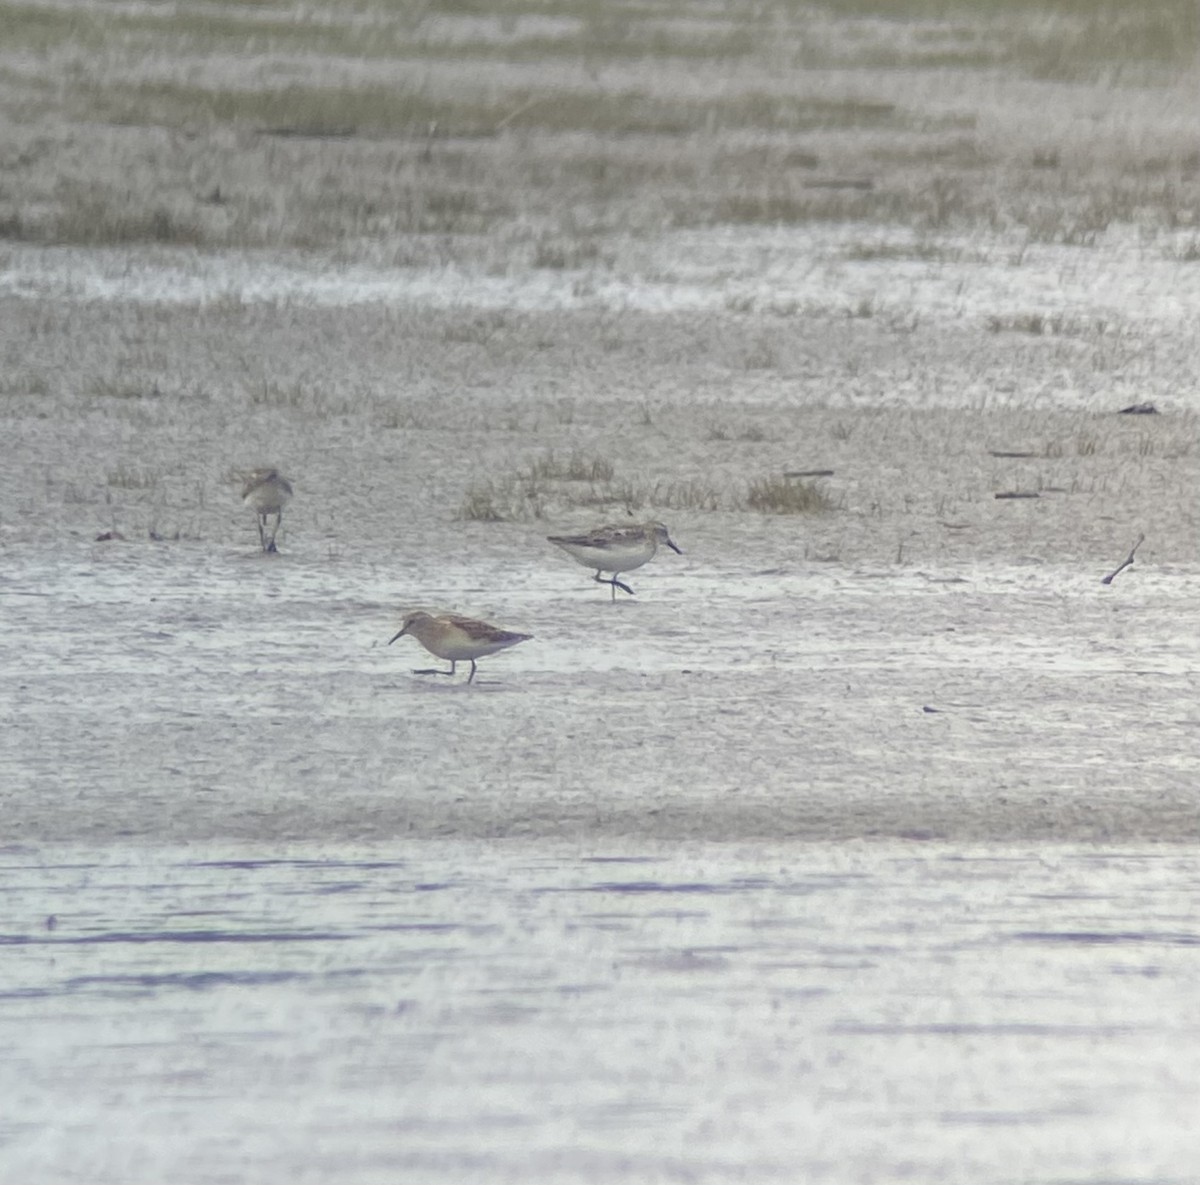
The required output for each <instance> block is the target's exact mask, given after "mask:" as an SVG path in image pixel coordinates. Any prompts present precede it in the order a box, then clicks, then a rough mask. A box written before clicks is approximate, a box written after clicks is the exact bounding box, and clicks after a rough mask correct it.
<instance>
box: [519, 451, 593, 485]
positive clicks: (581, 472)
mask: <svg viewBox="0 0 1200 1185" xmlns="http://www.w3.org/2000/svg"><path fill="white" fill-rule="evenodd" d="M528 472H529V476H530V477H531V478H533V479H535V480H543V481H592V482H596V481H611V480H612V477H613V473H614V472H615V467H614V465H613V463H612V462H611V461H609V460H608V459H607V458H605V457H589V456H587V455H585V454H584V453H578V452H574V453H571V454H570V456H568V457H566V458H560V457H557V456H555V454H554V453H553V452H548V453H545V454H544V455H543V456H541V457H538V458H536V459H535V460H534V461H531V462H530V465H529V471H528Z"/></svg>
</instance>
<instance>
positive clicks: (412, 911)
mask: <svg viewBox="0 0 1200 1185" xmlns="http://www.w3.org/2000/svg"><path fill="white" fill-rule="evenodd" d="M0 867H2V868H3V882H4V886H5V891H4V894H3V899H2V900H3V905H2V913H0V981H2V982H3V992H2V999H3V1005H2V1007H0V1050H2V1056H0V1096H2V1097H4V1098H5V1099H6V1100H7V1104H6V1114H5V1117H4V1122H3V1126H2V1127H0V1143H2V1146H3V1156H0V1179H2V1180H4V1181H11V1182H14V1183H15V1182H25V1181H30V1180H39V1181H95V1182H109V1181H112V1182H118V1181H120V1182H131V1181H147V1182H150V1181H164V1180H174V1181H185V1180H186V1181H196V1182H217V1181H222V1182H238V1181H262V1180H298V1181H312V1180H329V1179H335V1178H336V1179H339V1180H354V1181H446V1182H455V1181H480V1182H497V1181H514V1182H515V1181H530V1180H539V1181H580V1182H584V1181H587V1182H600V1181H639V1182H642V1181H647V1182H648V1181H727V1180H778V1181H798V1180H803V1181H830V1182H851V1181H864V1182H865V1181H881V1180H902V1179H903V1180H918V1181H967V1180H969V1181H973V1182H1002V1181H1003V1182H1008V1181H1021V1182H1035V1181H1036V1182H1065V1181H1072V1182H1084V1181H1086V1182H1100V1181H1104V1182H1114V1181H1121V1182H1139V1183H1140V1182H1152V1181H1153V1182H1168V1181H1172V1182H1173V1181H1178V1182H1183V1181H1190V1180H1194V1170H1195V1165H1196V1164H1197V1156H1198V1155H1200V1135H1198V1134H1197V1133H1196V1127H1195V1123H1194V1118H1195V1115H1196V1114H1197V1113H1200V1086H1198V1083H1200V1012H1198V1010H1197V1004H1196V1001H1197V999H1200V929H1198V928H1197V925H1196V919H1197V912H1196V899H1197V893H1198V892H1200V853H1198V852H1197V850H1196V849H1195V848H1193V847H1188V848H1167V849H1153V848H1150V849H1142V850H1128V851H1120V850H1110V851H1106V852H1098V851H1093V850H1089V849H1086V848H1078V847H1063V848H1053V847H1051V848H1041V849H1039V850H1036V851H1033V850H1028V849H1022V848H1018V847H1011V848H1010V847H970V848H955V847H953V846H950V845H920V844H909V845H903V844H894V843H893V844H862V843H857V844H850V845H842V846H832V845H824V844H807V845H792V846H788V845H767V844H764V845H715V844H703V845H686V846H684V847H683V848H682V849H679V848H674V849H673V850H668V849H667V848H665V847H664V846H661V845H654V844H643V845H637V844H631V845H625V846H623V847H614V846H611V845H609V846H605V847H603V848H601V849H598V850H593V849H589V848H583V847H579V846H571V845H563V844H552V843H544V842H523V841H505V842H501V843H498V844H485V843H479V842H444V843H443V842H438V841H424V842H421V843H416V844H405V845H399V844H394V845H384V846H378V847H351V846H348V845H331V846H328V847H324V848H319V849H318V848H316V847H311V846H310V847H305V848H303V849H296V850H289V851H287V852H285V853H283V854H282V855H278V854H277V855H271V856H267V855H266V854H265V853H264V852H263V851H261V850H256V849H254V848H249V847H234V846H220V845H195V846H189V847H163V846H151V847H147V848H136V847H135V848H128V849H125V850H123V851H119V850H117V849H114V848H112V847H106V848H103V849H99V848H59V847H51V848H37V847H10V848H8V849H5V850H4V851H3V852H2V853H0Z"/></svg>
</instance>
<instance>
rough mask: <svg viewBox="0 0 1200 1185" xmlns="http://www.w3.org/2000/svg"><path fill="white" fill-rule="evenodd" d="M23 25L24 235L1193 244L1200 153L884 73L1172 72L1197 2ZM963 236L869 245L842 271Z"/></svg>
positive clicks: (15, 189) (1199, 28)
mask: <svg viewBox="0 0 1200 1185" xmlns="http://www.w3.org/2000/svg"><path fill="white" fill-rule="evenodd" d="M210 9H211V11H210ZM864 17H865V18H868V19H863V18H864ZM0 26H2V27H3V29H4V42H5V50H6V52H8V53H9V54H10V56H12V57H13V58H14V59H16V58H24V59H28V60H29V61H37V60H40V59H41V58H43V57H44V58H46V59H47V60H48V61H52V62H53V64H54V70H55V71H57V73H56V74H55V81H54V82H53V84H50V83H49V82H47V80H46V78H45V77H43V75H44V74H45V73H47V72H45V71H42V72H39V71H35V70H32V69H30V68H27V67H23V68H20V69H18V68H17V67H15V66H13V67H10V68H9V69H8V70H7V71H4V72H0V101H3V100H7V101H8V106H7V107H6V110H9V111H10V112H11V111H20V113H21V121H22V126H30V127H31V126H34V125H35V124H37V125H38V126H46V127H52V128H55V129H58V130H54V131H53V132H52V134H51V135H49V136H39V137H35V136H34V135H32V134H30V135H27V136H25V137H24V140H23V143H22V144H21V145H18V146H14V148H13V150H12V152H11V153H9V155H8V156H6V157H5V163H6V171H5V178H4V179H5V185H4V190H3V192H0V238H4V237H6V238H8V239H10V240H12V241H26V242H32V243H39V244H42V243H62V244H72V245H82V246H103V245H114V246H120V245H123V244H129V245H139V244H146V245H155V244H161V245H174V246H181V247H192V246H194V247H212V248H263V247H265V248H299V249H304V250H314V251H319V250H325V249H333V250H336V251H339V252H341V253H343V257H345V258H363V257H368V258H370V259H372V261H373V262H374V261H378V260H379V259H391V260H394V261H395V262H396V263H397V264H399V265H401V266H407V265H408V263H410V262H411V263H412V264H413V265H414V266H416V265H421V266H426V267H432V266H439V265H447V264H455V263H457V262H459V261H460V260H463V259H465V260H467V261H468V262H471V263H479V262H481V261H482V263H483V265H484V266H486V267H489V268H493V269H494V274H504V273H505V272H506V271H507V270H511V269H513V268H518V267H521V268H523V267H529V266H532V267H534V268H538V269H545V270H560V271H561V270H579V271H587V270H592V271H594V270H595V269H597V268H611V267H614V266H616V263H615V261H617V260H619V259H620V258H621V252H620V249H614V248H613V247H611V246H610V243H611V242H612V240H611V238H609V237H608V236H611V235H613V234H627V233H632V234H633V235H638V234H643V233H658V232H659V231H661V229H662V228H663V227H664V226H670V227H682V228H686V227H694V226H713V225H720V226H733V227H757V226H802V225H805V224H813V223H828V222H851V221H861V222H873V223H877V224H888V225H890V226H903V227H908V228H911V229H912V230H914V231H916V232H917V233H918V234H923V233H928V232H931V231H937V230H941V229H947V230H954V231H959V230H961V229H966V228H983V229H985V230H988V231H997V230H999V231H1009V230H1011V229H1013V228H1014V227H1018V228H1023V229H1024V230H1025V232H1026V234H1027V237H1028V241H1029V242H1030V243H1032V244H1054V245H1075V246H1080V247H1088V246H1094V245H1096V244H1097V243H1099V241H1100V239H1101V236H1103V235H1104V234H1105V232H1106V231H1107V229H1108V228H1109V227H1110V226H1113V225H1114V224H1123V223H1136V224H1138V225H1144V226H1150V225H1160V226H1164V227H1167V226H1175V227H1176V228H1177V229H1181V230H1185V231H1186V230H1188V229H1189V228H1190V227H1191V226H1192V222H1191V221H1189V220H1192V219H1194V212H1195V210H1196V209H1197V208H1198V203H1200V177H1198V176H1197V173H1196V165H1195V164H1194V163H1193V164H1191V165H1189V164H1188V161H1189V159H1190V157H1189V153H1194V151H1195V150H1194V146H1193V145H1191V142H1190V140H1188V141H1187V143H1186V144H1184V143H1183V142H1182V141H1183V139H1184V138H1185V137H1183V136H1179V135H1176V134H1175V133H1171V134H1170V135H1168V136H1165V137H1164V138H1163V139H1162V140H1161V141H1160V140H1155V141H1154V142H1153V143H1152V144H1150V145H1149V146H1148V147H1147V148H1146V149H1145V150H1136V149H1129V150H1127V151H1125V152H1124V159H1121V150H1120V149H1117V148H1113V147H1111V145H1110V146H1108V147H1105V146H1103V145H1097V146H1094V147H1093V146H1092V145H1090V144H1089V143H1086V142H1085V143H1083V144H1078V143H1074V142H1073V143H1071V144H1070V146H1067V144H1066V142H1065V140H1064V144H1063V146H1061V147H1060V146H1059V145H1058V144H1056V143H1055V142H1054V135H1055V133H1054V129H1053V128H1052V127H1050V128H1047V127H1045V126H1039V128H1038V129H1037V130H1036V131H1033V132H1031V133H1030V135H1029V137H1028V138H1027V140H1024V141H1022V140H1020V138H1019V137H1017V138H1016V140H1015V142H1014V146H1013V147H1012V148H1011V149H1010V148H1008V147H1007V145H1008V144H1009V143H1010V142H1011V138H1010V137H1008V136H1007V131H1006V130H1005V129H1004V128H1000V129H999V130H1000V132H1001V133H1003V134H997V132H996V129H993V128H992V126H991V124H992V120H991V117H990V115H989V119H988V121H987V122H986V123H984V122H981V114H982V113H981V112H977V111H975V110H972V109H971V107H970V103H969V102H968V103H966V104H964V103H963V102H956V104H955V105H953V106H948V105H947V104H946V103H944V102H941V101H937V102H926V101H925V99H924V98H923V96H924V94H925V92H924V90H923V88H922V86H916V87H913V88H911V89H906V90H905V92H904V94H905V100H904V103H903V104H897V103H896V102H895V100H894V92H893V88H892V87H891V84H890V83H888V82H886V81H884V82H880V81H879V80H880V78H882V77H884V73H881V71H880V70H879V69H878V67H880V66H888V67H891V66H895V67H898V68H903V69H907V70H913V71H925V72H927V75H926V76H927V77H929V78H931V80H932V81H933V82H934V84H935V86H936V84H937V80H936V78H934V77H933V74H934V72H938V71H941V70H942V69H943V67H945V66H947V65H950V64H952V65H954V67H955V68H956V69H957V70H959V71H965V72H969V71H971V70H973V69H975V68H977V67H985V68H986V69H987V70H988V71H989V72H990V73H989V79H990V80H992V81H995V76H996V75H997V73H999V74H1000V75H1001V78H1000V80H999V86H1000V90H1001V91H1003V92H1005V93H1006V94H1008V93H1011V88H1012V85H1013V82H1014V80H1016V79H1020V78H1022V77H1025V78H1029V77H1036V78H1064V79H1067V80H1069V81H1071V82H1076V81H1078V80H1080V79H1088V78H1094V77H1095V78H1100V79H1103V84H1104V86H1105V87H1106V88H1107V90H1109V91H1111V90H1113V89H1115V88H1119V87H1123V86H1124V85H1126V83H1129V84H1132V85H1137V86H1141V85H1142V84H1143V83H1144V82H1145V81H1146V79H1147V74H1148V73H1150V74H1153V75H1154V76H1155V77H1156V78H1160V79H1165V80H1166V81H1168V82H1169V81H1171V80H1172V79H1173V78H1174V76H1175V74H1176V73H1179V72H1182V71H1183V70H1185V69H1190V68H1192V66H1193V58H1194V46H1195V44H1197V43H1198V41H1200V17H1198V16H1197V10H1196V8H1195V6H1194V5H1192V4H1191V3H1190V0H1147V3H1146V4H1145V5H1143V6H1138V5H1134V4H1130V3H1113V2H1111V0H1098V3H1097V4H1096V5H1094V6H1092V7H1091V8H1088V7H1087V6H1086V4H1085V3H1084V0H1056V2H1055V3H1054V4H1052V5H1049V6H1045V5H1042V6H1036V5H1034V4H1033V3H1032V0H996V3H994V4H988V5H981V4H979V3H978V2H977V0H896V2H895V3H889V2H888V0H876V2H875V3H869V2H867V0H850V2H849V3H848V4H846V5H842V4H840V3H832V2H829V3H823V2H822V0H812V2H811V3H804V2H802V3H800V4H799V5H797V4H794V3H792V2H791V0H766V2H765V3H751V2H750V0H732V2H731V3H730V4H729V5H726V6H723V7H720V8H719V9H705V10H704V12H703V14H698V13H696V12H692V11H689V10H688V9H687V8H686V6H680V5H678V4H677V3H675V0H669V2H668V0H647V2H646V3H640V4H636V5H632V6H628V5H627V6H622V7H620V9H619V11H618V10H612V11H609V10H608V9H606V8H605V6H603V5H596V4H593V3H587V2H585V0H547V2H546V3H544V4H542V3H539V4H537V5H532V6H531V5H530V4H529V3H528V2H527V0H499V3H497V4H495V5H487V4H483V3H476V2H475V0H422V2H421V3H417V4H399V3H396V2H395V0H349V2H347V3H345V4H336V5H335V4H332V3H326V2H324V0H317V3H316V4H314V5H310V6H308V7H307V8H304V9H303V10H301V9H297V8H296V7H295V6H294V5H291V4H287V3H282V2H281V3H273V2H267V0H261V2H256V3H246V4H240V5H224V6H221V5H218V6H215V7H214V6H207V7H206V8H205V10H204V11H203V12H200V11H198V10H196V9H195V8H194V6H187V5H176V6H174V7H163V6H159V5H145V6H116V7H113V6H111V5H110V6H107V7H105V8H104V9H103V11H100V10H99V9H97V8H96V7H95V6H91V7H89V6H87V5H78V4H76V5H65V6H63V5H60V6H47V5H42V4H33V3H4V2H3V0H0ZM214 63H219V66H218V67H217V68H214ZM298 63H303V66H302V67H301V66H300V65H298ZM580 66H582V67H583V68H582V69H579V68H578V67H580ZM808 66H811V67H834V68H837V69H842V68H844V67H850V68H851V70H852V71H856V72H852V73H849V74H847V76H846V77H847V79H849V80H850V81H848V82H846V83H845V85H844V86H843V85H841V84H839V87H838V88H836V90H835V91H834V92H833V93H831V91H830V88H829V87H827V86H824V85H818V84H816V83H814V84H812V85H803V84H802V85H799V86H797V85H795V80H796V79H797V78H801V79H803V75H804V71H803V69H802V68H803V67H808ZM60 67H61V69H60ZM797 67H801V69H800V70H799V71H798V70H797V69H796V68H797ZM706 71H710V72H711V73H710V74H706V73H705V72H706ZM1173 72H1174V73H1173ZM783 78H786V79H787V80H788V81H787V82H786V83H784V82H780V81H778V80H779V79H783ZM396 79H402V80H403V81H402V82H401V83H399V84H398V83H397V82H396ZM989 85H990V83H989ZM962 94H963V95H969V94H970V90H969V88H967V89H965V90H963V91H962ZM942 97H943V98H944V97H945V96H944V93H943V94H942ZM1001 118H1003V119H1008V120H1009V121H1010V123H1011V121H1012V120H1013V119H1014V118H1015V117H1014V115H1013V111H1012V110H1007V111H1005V112H1003V113H1002V114H1001ZM63 128H67V129H69V132H68V133H64V132H62V130H61V129H63ZM1065 134H1066V133H1065V132H1064V133H1063V135H1064V136H1065ZM22 135H24V133H22ZM60 135H61V136H62V139H61V141H60V140H56V137H58V136H60ZM98 136H102V137H103V144H98V143H96V140H97V137H98ZM39 161H40V162H41V163H40V165H39V164H38V162H39ZM104 162H107V163H104ZM50 165H53V174H54V178H56V180H54V181H51V180H47V176H48V173H49V172H50V168H49V166H50ZM35 166H37V167H35ZM1189 170H1190V171H1189ZM114 177H116V178H118V179H117V180H116V181H114V180H113V178H114ZM126 177H128V178H129V181H128V183H127V186H126V182H125V178H126ZM576 228H586V229H584V230H580V229H576ZM955 250H957V249H956V248H953V247H949V248H940V247H939V246H938V245H937V244H936V243H933V242H930V241H928V240H923V241H918V242H917V243H916V244H914V245H913V247H912V248H911V249H907V248H900V247H884V246H880V245H876V244H872V243H870V242H869V241H865V240H864V242H863V243H862V244H860V245H859V246H857V247H853V246H852V247H851V248H849V249H848V250H847V253H846V254H847V258H850V259H861V260H863V261H879V262H887V261H889V260H891V259H896V260H902V259H910V258H911V259H916V260H927V261H928V262H930V263H937V262H941V261H943V260H947V261H956V259H955V257H954V256H953V254H950V255H947V254H945V252H946V251H949V252H951V253H952V252H953V251H955ZM1175 257H1176V258H1177V259H1178V260H1179V261H1180V262H1189V261H1192V260H1194V259H1196V258H1200V250H1197V248H1196V246H1195V244H1194V243H1193V244H1191V246H1190V247H1189V246H1188V245H1187V244H1186V243H1185V244H1183V245H1182V246H1180V247H1179V248H1178V249H1177V254H1176V256H1175ZM577 291H578V294H579V295H580V296H587V295H589V290H588V289H587V288H586V287H580V288H579V289H578V290H577ZM746 311H747V312H751V311H756V310H754V309H752V308H750V307H747V310H746Z"/></svg>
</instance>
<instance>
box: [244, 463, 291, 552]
mask: <svg viewBox="0 0 1200 1185" xmlns="http://www.w3.org/2000/svg"><path fill="white" fill-rule="evenodd" d="M291 499H292V483H291V482H290V481H288V479H287V478H286V477H284V476H283V474H282V473H280V472H279V470H278V469H272V468H267V469H254V470H252V471H251V472H250V473H249V474H247V476H246V482H245V485H243V486H242V501H243V502H244V503H245V504H246V505H247V506H249V507H250V508H251V509H252V510H253V511H254V512H255V513H256V514H257V515H258V541H259V543H261V544H262V549H263V551H267V552H274V551H275V550H276V547H275V535H276V533H277V532H278V531H279V524H280V523H281V522H283V508H284V507H285V506H286V505H287V504H288V503H289V502H290V501H291ZM272 515H274V516H275V526H274V528H273V529H272V531H271V534H270V536H268V535H267V520H268V519H269V518H270V517H271V516H272Z"/></svg>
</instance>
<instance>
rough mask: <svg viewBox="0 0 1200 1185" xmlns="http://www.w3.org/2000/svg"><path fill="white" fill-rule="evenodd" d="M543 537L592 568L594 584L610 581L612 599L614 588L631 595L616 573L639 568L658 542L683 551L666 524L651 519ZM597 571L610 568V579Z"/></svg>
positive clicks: (674, 550) (650, 555)
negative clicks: (638, 522)
mask: <svg viewBox="0 0 1200 1185" xmlns="http://www.w3.org/2000/svg"><path fill="white" fill-rule="evenodd" d="M546 538H547V539H549V540H550V542H551V543H553V544H554V545H555V546H556V547H561V548H562V549H563V551H565V552H566V553H567V554H568V555H569V556H571V558H572V559H575V560H578V561H579V563H581V564H582V565H583V566H584V567H585V568H595V569H596V575H595V576H594V577H592V579H593V580H595V581H596V583H597V584H607V585H610V586H611V588H612V599H613V600H614V601H615V600H616V599H617V589H620V590H621V591H622V592H627V593H628V594H629V595H630V596H633V589H631V588H630V587H629V585H627V584H625V583H623V582H622V581H620V580H618V579H617V576H618V574H619V573H621V572H629V571H631V570H632V569H634V568H640V567H641V566H642V565H643V564H644V563H646V562H647V561H648V560H650V559H653V558H654V553H655V552H656V551H657V550H658V545H659V544H660V543H665V544H666V545H667V546H668V547H669V548H670V549H671V550H672V551H673V552H675V553H676V554H678V555H683V552H682V551H680V550H679V548H678V547H676V546H675V543H674V541H673V540H672V539H671V536H670V535H669V534H668V533H667V528H666V527H664V526H663V524H662V523H655V522H650V523H642V524H640V525H637V526H621V525H616V526H609V527H597V528H596V529H595V530H594V531H588V533H587V534H586V535H547V536H546ZM601 572H611V573H612V574H613V575H612V579H611V580H605V579H604V578H603V577H602V576H601V575H600V573H601Z"/></svg>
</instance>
